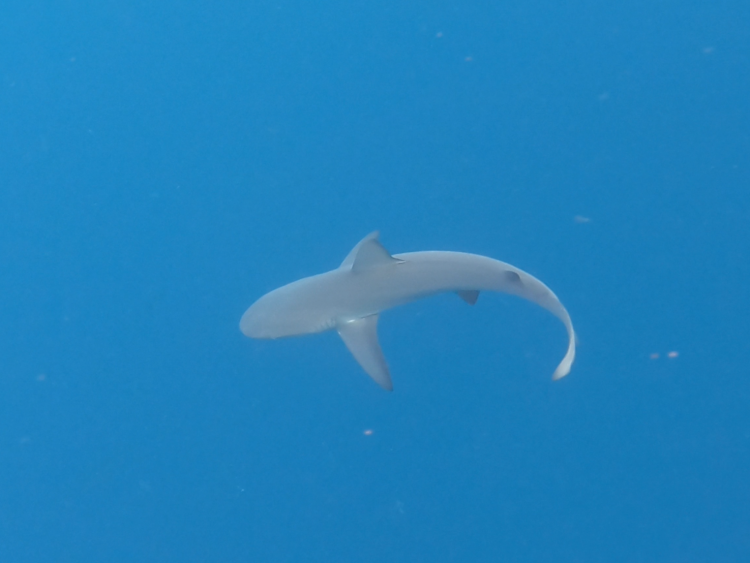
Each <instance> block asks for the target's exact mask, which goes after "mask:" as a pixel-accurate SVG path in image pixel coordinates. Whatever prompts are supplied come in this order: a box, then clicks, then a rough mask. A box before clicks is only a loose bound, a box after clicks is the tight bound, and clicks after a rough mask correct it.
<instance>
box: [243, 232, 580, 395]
mask: <svg viewBox="0 0 750 563" xmlns="http://www.w3.org/2000/svg"><path fill="white" fill-rule="evenodd" d="M480 291H499V292H503V293H509V294H512V295H517V296H518V297H522V298H524V299H527V300H529V301H531V302H533V303H536V304H537V305H539V306H541V307H544V308H545V309H547V310H548V311H549V312H550V313H552V314H553V315H555V316H556V317H557V318H558V319H560V320H561V321H562V323H563V324H564V325H565V329H566V330H567V333H568V349H567V352H566V354H565V356H564V357H563V359H562V361H561V362H560V364H559V365H558V366H557V369H555V372H554V374H553V376H552V378H553V379H560V378H562V377H564V376H566V375H567V374H568V372H569V371H570V367H571V365H572V364H573V359H574V358H575V333H574V331H573V324H572V322H571V320H570V316H569V315H568V312H567V311H566V310H565V307H563V305H562V303H560V301H559V299H558V298H557V296H555V294H554V293H553V292H552V291H551V290H550V289H549V288H548V287H547V286H546V285H544V284H543V283H542V282H541V281H539V280H538V279H536V278H535V277H533V276H531V275H530V274H527V273H526V272H524V271H522V270H519V269H518V268H516V267H515V266H511V265H510V264H506V263H505V262H500V261H499V260H495V259H493V258H489V257H487V256H480V255H477V254H467V253H464V252H444V251H427V252H409V253H406V254H395V255H393V256H391V255H390V254H389V253H388V251H387V250H386V249H385V248H384V247H383V246H382V245H381V244H380V242H379V241H378V233H377V232H374V233H371V234H369V235H367V236H366V237H365V238H364V239H362V240H361V241H360V242H359V243H358V244H357V245H356V246H355V247H354V248H353V249H352V251H351V252H350V253H349V254H348V255H347V257H346V258H345V259H344V262H343V263H342V264H341V266H339V267H338V268H337V269H335V270H331V271H330V272H326V273H323V274H318V275H316V276H311V277H308V278H303V279H301V280H298V281H296V282H293V283H290V284H288V285H285V286H283V287H280V288H278V289H275V290H274V291H271V292H270V293H267V294H266V295H264V296H263V297H261V298H260V299H258V300H257V301H256V302H255V303H254V304H253V305H252V306H251V307H250V308H249V309H248V310H247V311H245V314H244V315H242V319H241V320H240V330H241V331H242V333H243V334H245V335H246V336H249V337H251V338H282V337H287V336H300V335H304V334H314V333H318V332H323V331H326V330H333V329H335V330H336V331H338V333H339V335H340V336H341V339H342V340H343V341H344V343H345V344H346V346H347V348H348V349H349V351H350V352H351V353H352V355H353V356H354V357H355V359H356V360H357V361H358V362H359V364H360V365H361V366H362V368H363V369H364V370H365V372H367V374H368V375H369V376H370V377H372V378H373V379H374V380H375V381H376V382H377V383H378V384H379V385H380V386H381V387H382V388H383V389H386V390H388V391H390V390H392V389H393V385H392V383H391V376H390V373H389V370H388V365H387V363H386V361H385V357H384V356H383V352H382V350H381V348H380V343H379V342H378V335H377V324H378V316H379V314H380V312H381V311H384V310H386V309H390V308H392V307H397V306H398V305H404V304H406V303H409V302H411V301H415V300H417V299H421V298H422V297H428V296H430V295H435V294H438V293H445V292H456V293H457V294H458V295H459V296H460V297H461V298H462V299H463V300H464V301H466V302H467V303H469V304H470V305H473V304H474V303H475V302H476V300H477V298H478V296H479V292H480Z"/></svg>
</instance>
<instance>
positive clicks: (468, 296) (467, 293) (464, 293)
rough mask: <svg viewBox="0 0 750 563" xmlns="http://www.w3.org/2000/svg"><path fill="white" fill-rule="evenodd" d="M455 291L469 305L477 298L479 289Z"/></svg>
mask: <svg viewBox="0 0 750 563" xmlns="http://www.w3.org/2000/svg"><path fill="white" fill-rule="evenodd" d="M456 293H458V296H459V297H460V298H461V299H463V300H464V301H466V302H467V303H468V304H469V305H474V303H476V302H477V299H479V291H477V290H476V289H466V290H461V291H457V292H456Z"/></svg>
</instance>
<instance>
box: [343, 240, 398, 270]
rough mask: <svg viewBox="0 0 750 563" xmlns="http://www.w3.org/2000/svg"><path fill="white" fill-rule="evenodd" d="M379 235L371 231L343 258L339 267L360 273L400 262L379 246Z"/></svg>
mask: <svg viewBox="0 0 750 563" xmlns="http://www.w3.org/2000/svg"><path fill="white" fill-rule="evenodd" d="M379 235H380V233H379V232H378V231H373V232H372V233H370V234H369V235H367V236H366V237H365V238H363V239H362V240H361V241H359V242H358V243H357V245H356V246H355V247H354V248H352V250H351V252H350V253H349V254H348V255H347V256H346V258H344V261H343V262H342V263H341V267H342V268H350V269H351V270H352V272H361V271H363V270H368V269H370V268H374V267H376V266H382V265H385V264H394V263H398V262H400V260H398V259H396V258H394V257H393V256H391V255H390V253H389V252H388V251H387V250H386V249H385V247H384V246H383V245H382V244H380V241H379V240H378V236H379Z"/></svg>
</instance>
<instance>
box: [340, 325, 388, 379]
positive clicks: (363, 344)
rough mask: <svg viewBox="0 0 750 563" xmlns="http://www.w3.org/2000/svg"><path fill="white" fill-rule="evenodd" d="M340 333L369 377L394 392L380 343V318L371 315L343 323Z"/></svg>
mask: <svg viewBox="0 0 750 563" xmlns="http://www.w3.org/2000/svg"><path fill="white" fill-rule="evenodd" d="M338 332H339V335H340V336H341V339H342V340H343V341H344V344H346V347H347V348H349V351H350V352H351V353H352V355H353V356H354V359H356V360H357V361H358V362H359V365H361V366H362V369H364V370H365V372H367V375H369V376H370V377H372V378H373V379H374V380H375V382H376V383H377V384H378V385H380V386H381V387H382V388H383V389H385V390H386V391H393V383H391V375H390V373H389V372H388V364H386V362H385V357H384V356H383V351H382V350H381V349H380V343H379V342H378V316H377V315H371V316H369V317H363V318H361V319H356V320H353V321H348V322H344V323H341V324H340V325H339V326H338Z"/></svg>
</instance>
